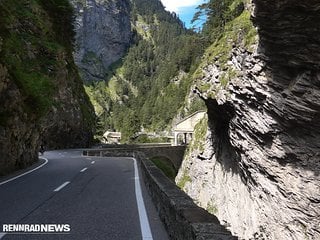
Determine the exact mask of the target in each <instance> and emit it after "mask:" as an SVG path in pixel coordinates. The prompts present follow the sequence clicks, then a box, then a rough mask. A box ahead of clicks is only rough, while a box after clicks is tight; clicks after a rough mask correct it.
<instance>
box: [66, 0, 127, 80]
mask: <svg viewBox="0 0 320 240" xmlns="http://www.w3.org/2000/svg"><path fill="white" fill-rule="evenodd" d="M70 2H71V3H72V5H73V6H74V9H75V15H76V19H75V31H76V43H75V45H76V46H75V52H74V58H75V62H76V65H77V66H78V68H79V69H80V73H81V76H82V78H83V80H84V81H85V82H90V81H99V80H100V81H101V80H105V79H106V72H107V69H108V67H109V66H110V65H111V64H112V63H114V62H116V61H118V60H119V59H120V58H121V57H122V56H123V54H124V53H125V51H126V49H127V48H128V46H129V44H130V41H131V35H132V33H131V23H130V5H129V1H128V0H121V1H110V0H84V1H82V0H70Z"/></svg>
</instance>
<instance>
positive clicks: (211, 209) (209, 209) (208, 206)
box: [207, 202, 218, 215]
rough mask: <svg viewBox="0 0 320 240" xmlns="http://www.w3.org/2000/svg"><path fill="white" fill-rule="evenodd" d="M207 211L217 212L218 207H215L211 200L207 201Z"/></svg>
mask: <svg viewBox="0 0 320 240" xmlns="http://www.w3.org/2000/svg"><path fill="white" fill-rule="evenodd" d="M207 211H208V212H209V213H211V214H213V215H215V214H217V213H218V208H217V207H216V205H215V204H214V203H212V202H208V204H207Z"/></svg>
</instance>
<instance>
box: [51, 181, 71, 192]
mask: <svg viewBox="0 0 320 240" xmlns="http://www.w3.org/2000/svg"><path fill="white" fill-rule="evenodd" d="M69 183H70V182H65V183H64V184H62V185H61V186H59V187H57V188H56V189H55V190H53V191H54V192H59V191H60V190H61V189H62V188H64V187H65V186H67V185H68V184H69Z"/></svg>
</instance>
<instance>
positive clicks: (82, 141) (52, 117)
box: [0, 0, 94, 175]
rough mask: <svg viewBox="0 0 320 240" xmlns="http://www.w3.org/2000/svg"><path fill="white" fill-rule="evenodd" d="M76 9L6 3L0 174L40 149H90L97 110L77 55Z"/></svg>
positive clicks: (1, 27) (0, 26)
mask: <svg viewBox="0 0 320 240" xmlns="http://www.w3.org/2000/svg"><path fill="white" fill-rule="evenodd" d="M70 9H71V8H70V5H69V3H68V2H67V0H66V1H59V5H56V4H55V2H52V1H49V2H48V1H40V0H39V1H24V0H23V1H19V3H17V2H16V1H9V0H8V1H6V0H5V1H1V3H0V102H1V108H0V175H2V174H6V173H8V172H11V171H13V170H15V169H18V168H23V167H26V166H28V165H30V164H31V163H33V162H35V161H36V160H37V159H38V148H39V145H40V143H41V142H44V141H45V142H46V147H48V148H58V147H64V148H68V147H81V146H88V144H89V143H90V142H91V141H92V134H93V133H92V132H93V125H94V112H93V108H92V105H91V104H90V102H89V100H88V97H87V96H86V94H85V92H84V89H83V86H82V82H81V79H80V77H79V74H78V71H77V69H76V66H75V64H74V61H73V57H72V31H70V30H71V29H72V28H71V21H70V20H71V15H68V14H70V13H71V11H70Z"/></svg>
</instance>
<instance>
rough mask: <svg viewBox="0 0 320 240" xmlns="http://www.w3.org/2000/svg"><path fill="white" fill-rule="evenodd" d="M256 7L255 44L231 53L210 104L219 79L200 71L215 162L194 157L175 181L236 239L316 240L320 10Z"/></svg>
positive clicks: (213, 70)
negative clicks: (227, 75)
mask: <svg viewBox="0 0 320 240" xmlns="http://www.w3.org/2000/svg"><path fill="white" fill-rule="evenodd" d="M254 4H255V8H253V9H255V12H254V14H253V16H254V22H255V25H256V26H257V28H258V33H259V39H260V40H259V45H257V46H254V51H251V52H250V51H247V50H246V49H245V48H243V47H242V46H234V48H233V50H232V52H231V53H230V61H229V62H228V68H229V69H235V70H237V71H238V74H237V75H236V76H235V77H234V78H232V79H231V80H230V81H229V84H228V86H227V87H226V88H225V89H223V91H222V92H219V93H218V94H217V93H215V94H214V98H213V97H212V94H210V91H212V90H214V91H217V89H218V91H219V88H217V85H219V84H220V83H219V81H216V80H215V79H213V78H212V76H213V75H216V74H218V75H219V76H220V78H221V75H222V74H223V70H222V69H220V68H219V66H217V65H216V64H214V63H213V64H211V65H212V66H210V67H207V68H205V69H204V75H205V77H204V78H203V79H202V81H204V82H208V79H213V80H210V83H211V87H210V89H209V90H208V91H207V92H204V93H201V94H202V98H203V99H204V100H205V101H206V104H207V107H208V117H209V120H208V124H209V128H208V132H207V136H206V139H204V144H205V147H206V149H211V150H210V151H211V153H212V154H210V153H209V154H206V155H207V156H208V157H207V158H204V157H203V155H201V152H199V150H194V151H193V152H191V153H190V154H189V156H187V157H186V159H185V160H184V162H183V165H182V168H181V170H180V172H179V175H178V177H177V181H179V179H181V178H182V177H183V175H185V174H186V172H187V173H188V175H189V177H190V179H191V181H189V182H187V183H186V185H185V187H184V190H185V191H186V192H187V193H188V194H189V195H190V196H191V197H192V198H193V199H194V200H195V201H196V202H197V203H198V204H199V205H200V206H202V207H204V208H207V209H212V206H214V209H215V214H216V215H217V216H218V218H219V220H220V221H221V222H222V223H225V225H226V226H228V227H229V229H230V230H231V231H232V232H233V233H234V234H236V235H238V236H239V237H240V238H243V239H320V197H319V196H320V154H319V153H320V47H319V46H320V41H319V39H320V31H319V24H318V23H319V22H320V3H319V1H298V0H291V1H289V0H277V1H275V0H274V1H266V0H255V1H254ZM226 92H228V93H229V95H230V96H227V94H226ZM200 155H201V156H200Z"/></svg>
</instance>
